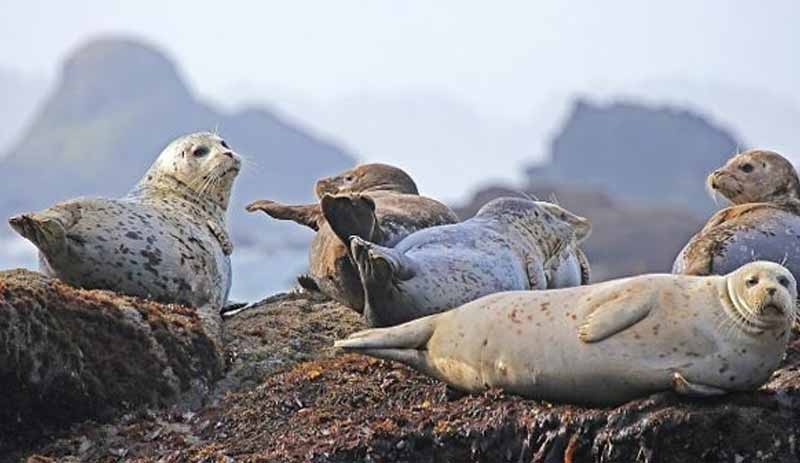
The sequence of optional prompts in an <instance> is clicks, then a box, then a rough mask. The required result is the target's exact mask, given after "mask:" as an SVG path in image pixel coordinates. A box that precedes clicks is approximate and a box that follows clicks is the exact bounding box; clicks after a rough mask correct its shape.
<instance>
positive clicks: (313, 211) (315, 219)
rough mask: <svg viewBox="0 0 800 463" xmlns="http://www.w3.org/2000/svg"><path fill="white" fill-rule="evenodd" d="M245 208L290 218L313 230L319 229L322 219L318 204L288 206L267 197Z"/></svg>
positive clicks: (282, 218)
mask: <svg viewBox="0 0 800 463" xmlns="http://www.w3.org/2000/svg"><path fill="white" fill-rule="evenodd" d="M245 209H246V210H247V212H255V211H262V212H264V213H265V214H267V215H268V216H270V217H272V218H273V219H278V220H291V221H292V222H295V223H297V224H300V225H305V226H306V227H308V228H310V229H312V230H314V231H319V227H320V221H321V220H323V217H322V211H321V209H320V207H319V204H305V205H301V206H288V205H286V204H280V203H276V202H275V201H270V200H268V199H261V200H258V201H254V202H252V203H250V204H248V205H247V206H246V207H245Z"/></svg>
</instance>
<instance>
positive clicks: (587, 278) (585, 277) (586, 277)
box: [575, 246, 592, 285]
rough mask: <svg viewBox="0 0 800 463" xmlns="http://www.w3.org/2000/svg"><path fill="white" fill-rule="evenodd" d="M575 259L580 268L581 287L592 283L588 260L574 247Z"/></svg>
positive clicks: (581, 251)
mask: <svg viewBox="0 0 800 463" xmlns="http://www.w3.org/2000/svg"><path fill="white" fill-rule="evenodd" d="M575 257H576V258H577V259H578V264H579V265H580V266H581V285H588V284H590V283H591V282H592V267H591V266H590V265H589V259H588V258H587V257H586V254H584V253H583V249H581V248H579V247H577V246H575Z"/></svg>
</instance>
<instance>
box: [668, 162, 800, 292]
mask: <svg viewBox="0 0 800 463" xmlns="http://www.w3.org/2000/svg"><path fill="white" fill-rule="evenodd" d="M707 186H708V187H709V190H710V191H711V192H712V193H714V194H720V195H722V196H723V197H724V198H725V199H727V200H728V201H730V202H731V203H732V204H733V205H732V206H731V207H727V208H725V209H722V210H720V211H718V212H717V213H715V214H714V215H713V216H712V217H711V218H710V219H709V220H708V222H707V223H706V224H705V225H704V226H703V228H702V229H701V230H700V231H699V232H698V233H697V234H696V235H695V236H694V237H692V238H691V240H690V241H689V242H688V243H687V244H686V246H685V247H684V248H683V250H681V252H680V254H679V255H678V257H677V258H676V259H675V263H674V265H673V269H672V271H673V273H681V274H686V275H711V274H716V275H722V274H726V273H729V272H731V271H733V270H735V269H737V268H739V267H740V266H742V265H744V264H746V263H748V262H753V261H755V260H768V261H772V262H778V263H782V264H783V265H785V266H786V267H787V268H788V269H789V270H790V271H791V272H792V273H793V274H794V275H795V277H796V278H798V277H800V180H798V176H797V172H796V171H795V169H794V167H792V164H791V163H790V162H789V161H788V160H786V159H785V158H784V157H783V156H781V155H779V154H778V153H775V152H772V151H765V150H750V151H745V152H743V153H740V154H737V155H736V156H733V157H732V158H731V159H730V160H729V161H728V162H727V163H726V164H725V165H724V166H723V167H721V168H720V169H717V170H715V171H714V172H712V173H711V174H710V175H709V176H708V179H707Z"/></svg>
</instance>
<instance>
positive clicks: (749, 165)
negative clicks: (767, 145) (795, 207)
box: [706, 150, 800, 204]
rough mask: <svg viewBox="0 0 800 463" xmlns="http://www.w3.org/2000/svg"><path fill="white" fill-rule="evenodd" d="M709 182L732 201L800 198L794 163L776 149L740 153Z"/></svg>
mask: <svg viewBox="0 0 800 463" xmlns="http://www.w3.org/2000/svg"><path fill="white" fill-rule="evenodd" d="M706 183H707V186H708V188H709V190H710V191H712V192H715V193H719V194H721V195H722V196H723V197H725V198H726V199H727V200H728V201H730V202H731V203H732V204H746V203H761V202H779V201H785V200H787V199H792V200H800V180H798V178H797V172H796V171H795V169H794V166H792V163H790V162H789V161H788V160H787V159H786V158H784V157H783V156H781V155H780V154H778V153H776V152H774V151H767V150H748V151H745V152H743V153H739V154H737V155H735V156H733V157H732V158H731V159H730V160H729V161H728V162H727V163H725V165H724V166H722V167H721V168H719V169H717V170H715V171H714V172H712V173H711V174H710V175H709V176H708V178H707V179H706Z"/></svg>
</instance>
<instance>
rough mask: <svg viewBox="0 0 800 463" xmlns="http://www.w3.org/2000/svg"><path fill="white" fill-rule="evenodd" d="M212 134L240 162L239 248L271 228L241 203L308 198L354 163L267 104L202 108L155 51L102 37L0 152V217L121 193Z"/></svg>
mask: <svg viewBox="0 0 800 463" xmlns="http://www.w3.org/2000/svg"><path fill="white" fill-rule="evenodd" d="M217 128H218V129H219V131H220V134H221V135H222V136H223V137H225V138H226V140H227V142H228V143H230V145H231V147H232V148H233V149H235V150H236V151H237V152H238V153H240V154H242V155H244V156H245V161H246V162H245V166H244V168H243V169H242V172H241V174H240V176H239V178H238V179H237V181H236V188H235V189H234V195H233V198H232V201H231V207H230V208H229V211H230V215H229V220H228V224H229V226H230V227H231V230H232V233H233V234H234V238H235V239H234V241H235V242H236V243H237V244H240V245H241V244H242V243H244V244H254V243H259V242H269V240H268V239H267V238H269V234H264V233H263V231H264V230H265V229H267V228H270V225H269V222H267V221H265V220H264V219H263V218H261V217H254V216H253V215H252V214H248V213H247V212H246V211H245V210H244V205H245V204H247V203H249V202H250V201H252V200H253V199H254V198H264V197H266V198H275V199H279V200H281V201H287V202H301V201H308V200H311V199H312V198H313V188H312V187H313V185H314V182H315V181H316V180H317V179H318V178H320V177H322V176H326V175H331V174H334V173H336V172H340V171H342V170H345V169H348V168H350V167H352V166H353V165H354V164H355V163H356V160H355V157H354V156H353V155H351V154H350V153H348V152H346V151H345V150H344V149H342V148H340V147H338V146H337V145H336V144H334V143H332V142H331V141H328V140H325V139H322V138H321V137H319V136H317V135H315V134H313V133H311V132H310V131H306V130H304V129H303V128H302V127H299V126H297V125H295V124H293V123H291V122H289V121H288V120H287V119H284V118H282V117H281V116H280V115H278V114H277V113H275V112H273V111H271V110H270V109H269V108H266V107H248V108H243V109H241V110H237V111H235V112H227V111H224V110H221V109H220V108H216V107H213V106H211V105H209V104H207V103H206V102H204V101H203V100H202V99H201V98H199V97H198V96H197V95H196V94H195V93H194V92H193V91H192V89H191V88H190V86H189V84H188V83H187V82H186V80H185V79H184V77H183V75H182V73H181V70H180V69H179V67H178V66H177V64H176V63H175V61H174V60H173V59H172V57H170V56H168V55H167V54H166V53H164V52H163V51H162V50H160V49H159V48H157V47H154V46H152V45H150V44H148V43H146V42H142V41H139V40H135V39H130V38H124V37H116V36H109V37H101V38H96V39H93V40H90V41H88V42H86V43H84V44H82V46H80V47H78V48H76V49H75V50H73V51H72V52H71V53H70V54H69V55H68V56H67V58H66V59H65V60H64V63H63V66H62V68H61V70H60V73H59V75H58V77H57V79H56V82H55V86H54V88H53V90H52V92H51V93H50V95H48V97H47V98H46V99H45V100H44V101H43V103H42V105H41V106H40V108H38V111H37V113H36V115H35V116H34V117H33V118H32V120H31V123H30V124H29V125H28V127H27V128H26V130H25V131H24V132H23V133H21V134H20V136H19V137H18V140H15V141H16V143H15V144H14V145H13V146H11V147H10V148H9V150H8V152H7V153H0V171H2V172H3V182H0V217H3V218H5V217H9V216H11V215H13V214H16V213H19V212H25V211H30V210H38V209H43V208H45V207H48V206H50V205H52V204H53V203H55V202H58V201H63V200H66V199H68V198H73V197H77V196H97V195H100V196H106V197H119V196H121V195H123V194H125V193H127V191H128V190H130V189H131V188H132V187H133V186H134V184H135V183H136V181H137V180H138V179H139V178H140V177H141V176H142V175H143V174H144V172H145V171H146V170H147V168H148V167H149V166H150V164H152V162H153V160H154V159H155V157H156V156H157V155H158V153H159V152H160V151H161V150H162V149H163V148H164V146H165V145H166V144H167V143H168V142H169V141H170V140H172V139H174V138H176V137H178V136H180V135H184V134H186V133H190V132H197V131H201V130H215V129H217ZM249 161H252V163H251V162H249ZM31 185H36V194H35V195H32V194H29V192H30V188H31ZM24 192H28V193H24ZM271 228H272V229H273V230H279V229H280V227H271ZM247 230H258V231H259V233H247ZM0 234H2V231H0ZM265 235H266V236H265ZM283 241H285V240H283ZM241 247H244V246H241ZM0 259H2V256H0Z"/></svg>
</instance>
